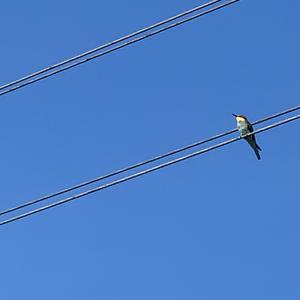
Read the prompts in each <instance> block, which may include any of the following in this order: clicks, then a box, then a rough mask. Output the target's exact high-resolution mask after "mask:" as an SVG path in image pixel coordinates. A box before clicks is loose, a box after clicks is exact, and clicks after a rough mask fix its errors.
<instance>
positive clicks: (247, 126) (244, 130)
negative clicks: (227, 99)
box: [232, 114, 261, 159]
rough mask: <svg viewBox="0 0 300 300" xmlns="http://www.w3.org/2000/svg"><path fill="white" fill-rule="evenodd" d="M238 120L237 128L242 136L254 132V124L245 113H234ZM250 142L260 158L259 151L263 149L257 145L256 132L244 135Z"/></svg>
mask: <svg viewBox="0 0 300 300" xmlns="http://www.w3.org/2000/svg"><path fill="white" fill-rule="evenodd" d="M232 115H233V116H234V117H235V119H236V122H237V128H238V130H239V132H240V135H241V137H243V136H244V135H246V134H248V133H250V132H253V127H252V124H251V123H250V122H249V121H248V119H247V118H246V117H245V116H243V115H235V114H232ZM243 138H244V139H245V140H246V141H247V142H248V144H249V145H250V146H251V148H252V149H253V150H254V152H255V154H256V157H257V159H260V154H259V151H261V148H260V147H259V146H258V145H257V143H256V140H255V136H254V134H252V135H249V136H246V137H243Z"/></svg>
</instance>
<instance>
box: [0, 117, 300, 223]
mask: <svg viewBox="0 0 300 300" xmlns="http://www.w3.org/2000/svg"><path fill="white" fill-rule="evenodd" d="M297 119H300V114H298V115H296V116H293V117H290V118H287V119H285V120H282V121H279V122H277V123H274V124H271V125H269V126H265V127H263V128H260V129H258V130H255V131H253V132H252V133H249V134H246V135H244V136H243V138H245V137H247V136H250V135H253V134H259V133H262V132H265V131H267V130H270V129H272V128H275V127H278V126H281V125H284V124H287V123H289V122H292V121H295V120H297ZM241 138H242V137H240V136H239V137H235V138H232V139H230V140H227V141H225V142H222V143H219V144H216V145H213V146H210V147H208V148H205V149H202V150H199V151H196V152H193V153H191V154H188V155H185V156H182V157H179V158H176V159H174V160H171V161H168V162H166V163H163V164H160V165H158V166H155V167H152V168H149V169H146V170H144V171H141V172H138V173H135V174H133V175H129V176H126V177H123V178H120V179H117V180H115V181H112V182H110V183H107V184H104V185H102V186H99V187H97V188H94V189H91V190H88V191H85V192H82V193H80V194H77V195H74V196H71V197H68V198H65V199H62V200H59V201H57V202H54V203H52V204H49V205H45V206H43V207H40V208H37V209H34V210H31V211H29V212H26V213H23V214H20V215H17V216H15V217H13V218H10V219H6V220H4V221H2V222H0V225H5V224H8V223H11V222H14V221H17V220H20V219H23V218H25V217H29V216H31V215H34V214H37V213H40V212H42V211H45V210H48V209H50V208H53V207H56V206H59V205H63V204H65V203H68V202H70V201H74V200H76V199H79V198H82V197H85V196H87V195H90V194H93V193H96V192H98V191H101V190H104V189H107V188H109V187H112V186H115V185H118V184H121V183H124V182H126V181H129V180H132V179H134V178H137V177H140V176H143V175H146V174H149V173H152V172H154V171H158V170H160V169H163V168H166V167H169V166H171V165H174V164H176V163H179V162H182V161H185V160H187V159H190V158H192V157H195V156H199V155H201V154H204V153H206V152H209V151H212V150H215V149H217V148H221V147H224V146H226V145H229V144H231V143H234V142H236V141H238V140H240V139H241Z"/></svg>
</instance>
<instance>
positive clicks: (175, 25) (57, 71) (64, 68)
mask: <svg viewBox="0 0 300 300" xmlns="http://www.w3.org/2000/svg"><path fill="white" fill-rule="evenodd" d="M239 1H240V0H232V1H230V2H227V3H224V4H221V5H218V6H215V7H214V8H211V9H208V10H206V11H204V12H201V13H199V14H196V15H193V16H191V17H189V18H186V19H184V20H181V21H178V22H176V23H173V24H171V25H168V26H166V27H163V28H161V29H158V30H156V31H153V32H150V33H148V34H145V35H142V36H141V37H138V38H135V39H132V40H130V41H129V42H126V43H123V44H120V45H118V46H116V47H113V48H111V49H109V50H107V51H104V52H101V53H98V54H95V55H93V56H90V57H88V58H85V59H83V60H80V61H78V62H74V63H73V64H70V65H68V66H65V67H63V68H60V69H58V70H55V71H53V72H50V73H48V74H46V75H43V76H40V77H37V78H35V79H32V80H29V81H26V82H25V83H23V84H20V85H16V86H14V87H12V88H10V89H7V90H4V91H2V92H1V93H0V96H2V95H5V94H7V93H10V92H13V91H15V90H18V89H20V88H22V87H25V86H27V85H31V84H33V83H35V82H38V81H40V80H43V79H46V78H48V77H51V76H53V75H55V74H58V73H61V72H63V71H66V70H69V69H71V68H74V67H76V66H79V65H81V64H83V63H86V62H88V61H90V60H93V59H96V58H98V57H101V56H104V55H106V54H109V53H111V52H114V51H116V50H119V49H122V48H124V47H127V46H129V45H131V44H135V43H137V42H139V41H142V40H144V39H146V38H149V37H152V36H155V35H157V34H159V33H162V32H164V31H166V30H169V29H171V28H174V27H177V26H179V25H182V24H184V23H187V22H190V21H192V20H195V19H197V18H200V17H202V16H204V15H207V14H209V13H212V12H214V11H217V10H219V9H222V8H224V7H226V6H229V5H232V4H234V3H236V2H239Z"/></svg>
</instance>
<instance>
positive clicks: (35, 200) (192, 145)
mask: <svg viewBox="0 0 300 300" xmlns="http://www.w3.org/2000/svg"><path fill="white" fill-rule="evenodd" d="M299 109H300V105H298V106H296V107H293V108H289V109H287V110H284V111H281V112H279V113H276V114H273V115H271V116H268V117H265V118H263V119H260V120H258V121H255V122H253V123H252V124H253V125H256V124H260V123H263V122H266V121H269V120H272V119H274V118H278V117H281V116H283V115H286V114H288V113H292V112H294V111H297V110H299ZM236 131H237V129H232V130H229V131H226V132H223V133H221V134H217V135H215V136H212V137H210V138H207V139H204V140H200V141H197V142H195V143H192V144H190V145H187V146H184V147H181V148H178V149H175V150H172V151H170V152H167V153H164V154H161V155H158V156H155V157H153V158H150V159H148V160H145V161H142V162H139V163H136V164H133V165H130V166H128V167H125V168H122V169H119V170H116V171H114V172H111V173H108V174H105V175H102V176H99V177H97V178H94V179H91V180H88V181H85V182H82V183H79V184H76V185H74V186H71V187H69V188H66V189H63V190H60V191H58V192H55V193H52V194H49V195H46V196H43V197H41V198H38V199H34V200H31V201H29V202H25V203H23V204H21V205H18V206H15V207H12V208H9V209H6V210H3V211H1V212H0V216H1V215H5V214H8V213H11V212H14V211H17V210H20V209H22V208H25V207H28V206H31V205H34V204H37V203H40V202H43V201H46V200H48V199H51V198H54V197H56V196H60V195H62V194H65V193H68V192H71V191H74V190H77V189H79V188H82V187H85V186H88V185H91V184H93V183H96V182H99V181H102V180H104V179H108V178H111V177H113V176H116V175H119V174H122V173H125V172H127V171H130V170H133V169H136V168H138V167H141V166H144V165H147V164H150V163H152V162H155V161H158V160H161V159H163V158H166V157H169V156H172V155H175V154H178V153H180V152H183V151H186V150H189V149H192V148H195V147H197V146H200V145H203V144H206V143H208V142H212V141H214V140H216V139H219V138H222V137H225V136H227V135H229V134H232V133H234V132H236Z"/></svg>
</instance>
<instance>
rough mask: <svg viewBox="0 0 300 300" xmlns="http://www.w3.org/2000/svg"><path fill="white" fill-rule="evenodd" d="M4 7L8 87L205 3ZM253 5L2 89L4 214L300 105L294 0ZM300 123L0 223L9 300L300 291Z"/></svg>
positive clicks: (255, 295)
mask: <svg viewBox="0 0 300 300" xmlns="http://www.w3.org/2000/svg"><path fill="white" fill-rule="evenodd" d="M199 3H202V2H199V1H192V0H187V1H179V0H173V1H154V2H153V1H152V2H149V1H148V2H146V1H142V2H141V1H136V0H128V1H119V2H114V1H95V0H94V1H58V0H53V1H46V2H45V3H44V2H43V3H41V2H40V1H33V0H28V1H26V2H22V1H5V2H4V3H2V10H1V18H0V24H1V27H2V28H3V30H2V33H1V40H2V43H1V49H0V51H1V73H0V81H1V83H3V84H4V83H7V82H9V81H12V80H14V79H17V78H19V77H20V76H23V75H26V74H29V73H31V72H33V71H36V70H38V69H40V68H42V67H46V66H48V65H51V64H53V63H56V62H58V61H60V60H62V59H64V58H68V57H70V56H73V55H76V54H78V53H80V52H83V51H85V50H88V49H91V48H93V47H96V46H97V45H100V44H102V43H105V42H107V41H110V40H113V39H115V38H117V37H120V36H122V35H124V34H127V33H130V32H132V31H134V30H137V29H140V28H142V27H144V26H146V25H150V24H152V23H154V22H156V21H159V20H162V19H164V18H167V17H169V16H172V15H174V14H176V13H178V12H181V11H183V10H185V9H189V8H192V7H194V6H197V5H199ZM285 5H286V4H285V3H283V2H279V1H270V0H267V1H258V0H252V1H247V0H243V1H241V2H240V3H238V4H237V5H235V6H232V7H229V8H226V9H224V10H222V11H219V12H216V13H214V14H211V15H209V16H206V17H203V18H201V19H200V20H198V21H195V22H192V23H189V24H186V25H185V26H182V27H180V28H177V29H175V30H172V31H169V32H167V33H164V34H161V35H160V36H157V37H155V38H152V39H150V40H147V41H144V42H142V43H140V44H138V45H134V46H131V47H127V48H125V49H123V50H121V51H119V52H117V53H114V54H112V55H109V56H106V57H104V58H102V59H99V60H96V61H93V62H90V63H87V64H85V65H83V66H81V67H78V68H76V69H74V70H72V71H69V72H66V73H63V74H60V75H58V76H56V77H53V78H51V79H48V80H45V81H43V82H40V83H38V84H36V85H32V86H30V87H27V88H24V89H22V90H19V91H17V92H15V93H11V94H8V95H5V96H2V98H1V118H0V126H1V128H2V130H1V138H2V147H1V154H2V163H1V172H0V180H1V183H2V184H1V190H0V197H1V208H2V209H5V208H7V207H10V206H13V205H15V204H18V203H21V202H24V201H27V200H30V199H33V198H36V197H38V196H41V195H44V194H47V193H51V192H54V191H56V190H58V189H61V188H64V187H67V186H69V185H72V184H76V183H78V182H81V181H84V180H86V179H90V178H93V177H96V176H99V175H101V174H105V173H107V172H109V171H112V170H115V169H117V168H119V167H124V166H127V165H129V164H131V163H135V162H138V161H141V160H144V159H147V158H150V157H152V156H154V155H157V154H160V153H164V152H167V151H169V150H171V149H174V148H177V147H180V146H183V145H186V144H189V143H192V142H194V141H196V140H198V139H202V138H206V137H209V136H211V135H214V134H217V133H220V132H223V131H225V130H229V129H232V128H233V127H235V120H234V118H233V117H232V116H231V113H238V114H239V113H242V114H245V115H247V116H248V117H249V119H250V120H257V119H260V118H262V117H265V116H267V115H269V114H272V113H276V112H278V111H281V110H284V109H286V108H289V107H293V106H296V105H299V70H300V63H299V53H300V43H299V39H298V36H299V28H300V19H299V13H300V3H299V1H289V3H288V5H286V6H285ZM298 128H299V123H297V122H295V123H292V124H288V125H286V126H283V127H280V128H277V129H274V130H272V131H268V132H266V133H264V134H261V135H258V136H257V140H258V143H259V145H260V146H261V148H262V149H263V152H262V160H261V161H257V160H256V158H255V155H254V153H253V152H252V151H251V150H250V149H249V148H248V145H247V144H246V143H245V142H244V141H240V142H238V143H234V144H231V145H229V146H227V147H224V148H222V149H219V150H216V151H213V152H210V153H208V154H205V155H203V156H201V157H197V158H194V159H192V160H189V161H186V162H184V163H181V164H177V165H175V166H172V167H170V168H167V169H165V170H162V171H160V172H157V173H153V174H151V175H147V176H144V177H142V178H139V179H137V180H133V181H131V182H128V183H126V184H123V185H120V186H118V187H114V188H112V189H109V190H106V191H103V192H100V193H97V194H94V195H91V196H89V197H86V198H82V199H80V200H77V201H75V202H73V203H69V204H68V205H65V206H63V207H59V208H55V209H53V210H49V211H47V212H45V213H41V214H39V215H35V216H33V217H31V218H27V219H24V220H22V221H19V222H15V223H12V224H9V225H7V226H3V227H1V240H2V243H1V256H2V261H1V275H0V279H1V283H2V288H1V296H2V298H3V299H9V300H19V299H30V300H35V299H37V300H38V299H43V300H53V299H55V300H56V299H64V300H66V299H72V300H77V299H90V300H93V299H106V300H117V299H130V300H135V299H139V300H140V299H155V300H160V299H163V300H168V299H172V300H177V299H191V300H194V299H195V300H196V299H207V300H215V299H216V300H217V299H218V300H219V299H230V300H235V299H246V300H247V299H249V300H250V299H251V300H253V299H259V300H260V299H263V300H269V299H270V300H271V299H272V300H274V299H289V300H294V299H295V300H296V299H299V298H300V287H299V280H298V278H299V275H300V274H299V269H300V259H299V251H300V241H299V226H300V220H299V216H298V211H299V209H300V203H299V192H300V187H299V175H300V174H299V173H300V169H299V164H300V158H299V147H300V142H299V139H298V133H297V131H296V130H297V129H298Z"/></svg>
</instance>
